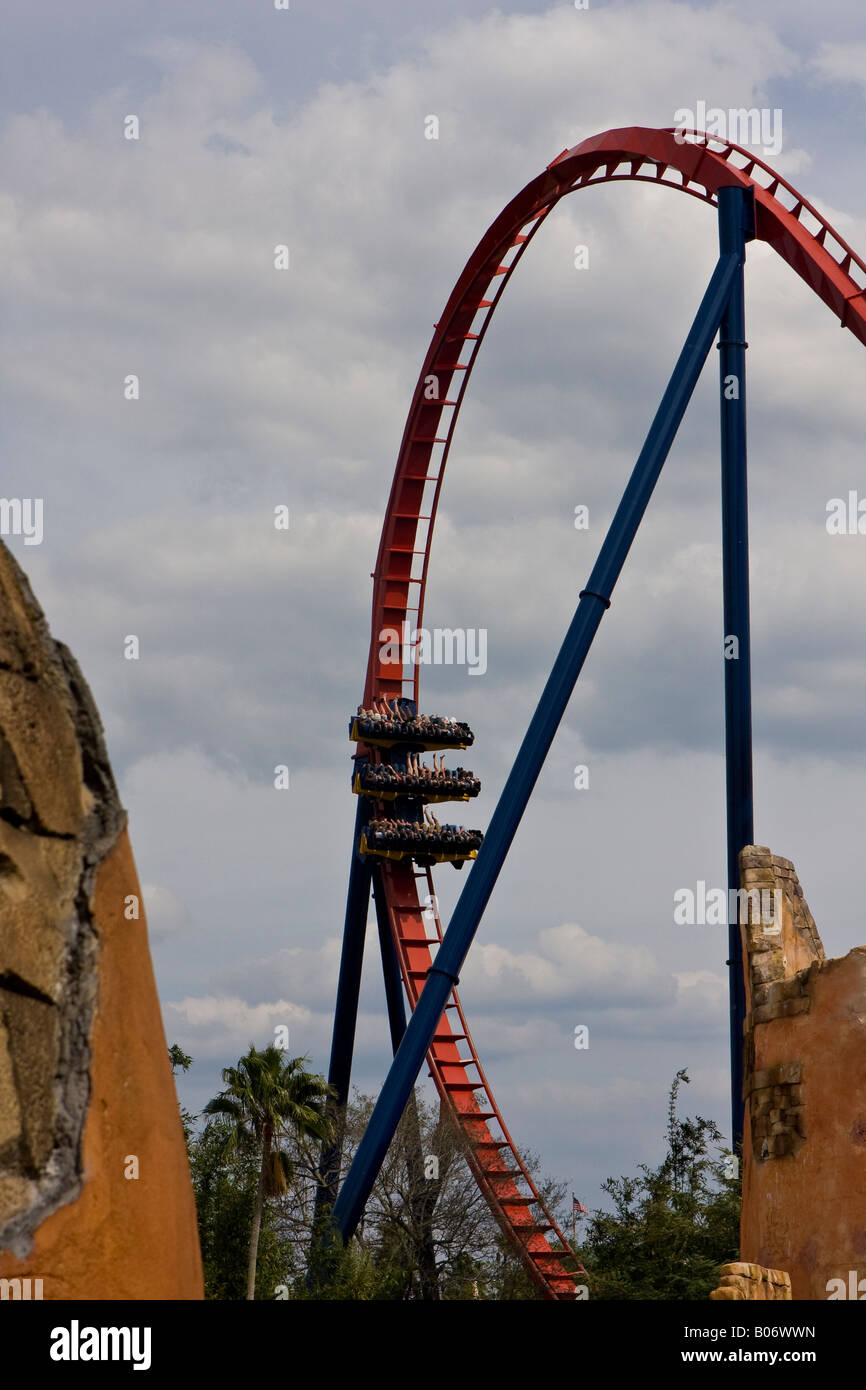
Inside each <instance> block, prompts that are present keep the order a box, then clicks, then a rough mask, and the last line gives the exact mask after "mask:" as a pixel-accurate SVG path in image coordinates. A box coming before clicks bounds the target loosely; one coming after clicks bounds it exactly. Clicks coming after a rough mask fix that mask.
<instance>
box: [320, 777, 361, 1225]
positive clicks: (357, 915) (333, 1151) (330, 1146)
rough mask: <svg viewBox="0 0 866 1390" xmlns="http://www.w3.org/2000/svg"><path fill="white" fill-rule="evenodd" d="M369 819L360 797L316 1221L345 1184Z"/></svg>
mask: <svg viewBox="0 0 866 1390" xmlns="http://www.w3.org/2000/svg"><path fill="white" fill-rule="evenodd" d="M367 819H368V808H367V805H366V802H365V799H364V797H362V796H359V797H358V804H357V806H356V808H355V831H354V838H353V840H352V862H351V867H350V869H349V887H348V891H347V894H346V917H345V922H344V926H343V949H342V953H341V955H340V976H339V980H338V982H337V1001H336V1008H335V1011H334V1031H333V1035H332V1038H331V1061H330V1066H329V1068H328V1082H329V1084H330V1085H331V1086H333V1087H334V1090H335V1091H336V1100H335V1105H334V1110H335V1112H336V1119H337V1132H336V1138H335V1139H334V1141H333V1142H331V1143H327V1144H325V1145H324V1146H323V1149H322V1155H321V1159H320V1162H319V1172H320V1176H321V1181H320V1182H319V1183H318V1185H317V1187H316V1204H315V1213H316V1219H317V1220H319V1219H321V1217H322V1215H323V1213H324V1210H325V1208H326V1207H329V1206H333V1204H334V1202H335V1200H336V1197H337V1188H338V1186H339V1182H340V1164H341V1158H342V1148H343V1141H342V1118H343V1111H344V1110H345V1106H346V1102H347V1100H348V1099H349V1083H350V1081H351V1077H352V1053H353V1052H354V1048H355V1028H356V1025H357V1021H358V1000H359V998H360V994H361V969H362V966H363V964H364V940H365V937H366V934H367V912H368V909H369V906H370V881H371V878H372V871H371V867H370V860H369V859H365V860H362V859H361V857H360V855H359V854H358V844H359V841H360V838H361V831H362V830H363V828H364V826H365V824H366V822H367Z"/></svg>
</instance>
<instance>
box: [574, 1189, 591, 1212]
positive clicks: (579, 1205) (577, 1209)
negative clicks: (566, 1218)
mask: <svg viewBox="0 0 866 1390" xmlns="http://www.w3.org/2000/svg"><path fill="white" fill-rule="evenodd" d="M571 1214H572V1216H589V1212H588V1211H587V1209H586V1207H585V1206H584V1205H583V1202H579V1201H578V1200H577V1198H576V1197H575V1195H574V1193H573V1192H572V1194H571Z"/></svg>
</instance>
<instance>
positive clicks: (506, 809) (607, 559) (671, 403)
mask: <svg viewBox="0 0 866 1390" xmlns="http://www.w3.org/2000/svg"><path fill="white" fill-rule="evenodd" d="M737 265H738V259H737V257H736V256H735V255H725V256H720V258H719V260H718V262H717V264H716V268H715V270H714V271H713V274H712V278H711V279H710V283H709V285H708V286H707V289H706V292H705V294H704V297H703V299H702V300H701V305H700V308H699V309H698V312H697V315H696V317H695V321H694V323H693V324H692V327H691V330H690V332H689V336H688V338H687V339H686V342H685V345H684V347H683V350H682V352H681V353H680V356H679V358H678V360H677V364H676V367H675V368H674V372H673V375H672V377H671V379H670V381H669V383H668V385H667V388H666V390H665V393H664V396H663V397H662V400H661V404H660V405H659V408H658V410H657V411H656V415H655V418H654V420H653V423H652V425H651V427H650V431H649V434H648V435H647V439H646V443H645V444H644V446H643V448H642V450H641V452H640V455H639V457H638V460H637V463H636V464H635V467H634V471H633V472H632V475H631V478H630V479H629V482H628V485H627V487H626V490H625V492H624V494H623V497H622V500H621V502H620V504H619V507H618V508H617V511H616V515H615V516H614V519H613V521H612V522H611V526H610V529H609V531H608V533H607V536H606V537H605V540H604V544H603V545H602V547H601V551H600V552H599V556H598V559H597V561H596V563H595V567H594V569H593V571H592V574H591V575H590V577H589V582H588V584H587V587H586V588H585V589H584V590H583V591H582V593H581V595H580V602H579V603H578V606H577V611H576V613H575V615H574V617H573V619H572V621H571V626H570V627H569V629H568V632H567V634H566V637H565V641H564V642H563V644H562V647H561V649H560V652H559V655H558V656H557V658H556V661H555V662H554V666H553V670H552V671H551V673H550V676H549V677H548V680H547V684H546V685H545V687H544V691H543V694H542V696H541V700H540V701H539V704H538V708H537V710H536V712H535V717H534V718H533V720H532V722H531V724H530V726H529V729H528V731H527V733H526V736H525V738H524V740H523V743H522V744H521V746H520V751H519V752H518V754H517V758H516V760H515V763H514V766H513V768H512V769H511V772H510V773H509V776H508V780H507V781H506V783H505V787H504V788H503V791H502V795H501V796H500V798H499V802H498V804H497V807H496V810H495V811H494V813H493V816H492V818H491V821H490V826H489V829H488V831H487V834H486V836H485V838H484V843H483V844H482V846H481V849H480V850H479V852H478V858H477V859H476V861H475V864H474V866H473V868H472V870H471V872H470V874H469V879H468V881H467V883H466V886H465V888H464V889H463V892H462V893H461V895H460V899H459V901H458V903H457V906H456V908H455V910H454V915H453V917H452V919H451V922H450V925H449V927H448V930H447V931H446V933H445V937H444V939H443V941H442V944H441V946H440V947H439V950H438V953H437V955H436V959H435V961H434V963H433V965H432V966H431V968H430V970H429V971H428V972H427V979H426V981H425V984H424V988H423V990H422V991H421V996H420V998H419V1000H418V1004H417V1006H416V1008H415V1010H414V1012H413V1014H412V1017H411V1019H410V1020H409V1026H408V1027H407V1029H406V1032H405V1034H404V1036H403V1041H402V1043H401V1044H400V1047H399V1049H398V1051H397V1055H396V1056H395V1058H394V1061H393V1063H392V1064H391V1069H390V1071H389V1072H388V1076H387V1077H386V1079H385V1083H384V1085H383V1087H382V1090H381V1093H380V1095H379V1099H378V1101H377V1102H376V1105H375V1107H374V1110H373V1114H372V1115H371V1117H370V1122H369V1124H368V1125H367V1129H366V1132H365V1133H364V1136H363V1138H362V1140H361V1143H360V1144H359V1146H358V1150H357V1152H356V1154H355V1159H354V1162H353V1163H352V1165H351V1167H350V1169H349V1172H348V1173H347V1175H346V1178H345V1181H344V1182H343V1186H342V1188H341V1189H340V1195H339V1197H338V1198H337V1202H336V1205H335V1207H334V1212H333V1219H334V1224H335V1225H336V1227H337V1229H338V1230H339V1232H340V1235H341V1236H342V1238H343V1240H344V1241H346V1240H348V1239H349V1238H350V1237H351V1235H352V1233H353V1232H354V1230H355V1227H356V1226H357V1224H358V1220H359V1219H360V1216H361V1213H362V1211H363V1209H364V1205H365V1203H366V1201H367V1198H368V1197H369V1195H370V1191H371V1189H372V1186H373V1183H374V1182H375V1179H376V1174H377V1173H378V1171H379V1168H380V1167H381V1164H382V1161H383V1159H384V1157H385V1154H386V1153H387V1150H388V1145H389V1144H390V1142H391V1139H392V1138H393V1136H394V1131H395V1130H396V1128H397V1125H398V1123H399V1120H400V1116H401V1114H402V1113H403V1109H404V1107H405V1105H406V1101H407V1100H408V1098H409V1094H410V1092H411V1091H412V1088H413V1086H414V1084H415V1080H416V1077H417V1076H418V1072H419V1070H420V1068H421V1064H422V1062H423V1060H424V1056H425V1054H426V1052H427V1049H428V1048H429V1046H430V1043H431V1042H432V1040H433V1034H434V1033H435V1031H436V1027H437V1025H438V1023H439V1019H440V1018H441V1016H442V1011H443V1009H444V1007H445V1004H446V1002H447V999H448V995H449V994H450V992H451V990H452V988H453V987H454V986H455V985H456V984H457V982H458V977H459V973H460V969H461V967H462V965H463V961H464V960H465V958H466V953H467V952H468V950H469V947H470V945H471V944H472V938H473V937H474V935H475V932H476V929H477V927H478V923H479V921H480V919H481V914H482V912H483V911H484V908H485V906H486V904H487V901H488V899H489V897H490V894H491V893H492V892H493V887H494V884H495V883H496V879H497V877H498V875H499V871H500V869H501V868H502V865H503V862H504V860H505V856H506V854H507V853H508V849H509V847H510V845H511V841H512V839H513V838H514V834H515V832H516V830H517V827H518V825H519V824H520V820H521V817H522V815H523V812H524V810H525V809H526V804H527V802H528V800H529V797H530V794H531V792H532V789H533V787H534V786H535V782H536V780H537V778H538V775H539V773H540V771H541V768H542V766H543V763H544V759H545V757H546V756H547V751H548V749H549V748H550V745H551V743H552V742H553V739H554V736H555V734H556V730H557V728H558V726H559V722H560V720H561V719H562V716H563V714H564V712H565V708H566V706H567V704H568V701H569V699H570V697H571V693H572V691H573V689H574V686H575V683H576V681H577V678H578V676H579V674H580V670H581V667H582V666H583V663H584V660H585V659H586V654H587V652H588V651H589V648H590V645H591V643H592V639H593V637H594V636H595V633H596V631H597V629H598V626H599V623H600V622H601V619H602V616H603V614H604V612H605V610H606V609H607V608H609V607H610V594H611V591H612V589H613V586H614V584H615V583H616V580H617V578H618V577H619V573H620V570H621V569H622V566H623V564H624V563H625V559H626V556H627V555H628V552H629V549H630V548H631V544H632V541H633V540H634V537H635V534H636V532H637V529H638V526H639V525H640V522H641V518H642V517H643V514H644V512H645V510H646V507H647V504H648V503H649V499H650V497H651V496H652V491H653V488H654V487H655V485H656V482H657V481H658V477H659V474H660V472H661V469H662V465H663V463H664V461H665V458H666V457H667V454H668V451H669V449H670V447H671V444H672V443H673V440H674V436H675V435H676V432H677V429H678V428H679V425H680V421H681V420H682V417H683V414H684V413H685V410H686V406H687V405H688V403H689V399H690V398H691V395H692V392H693V391H694V388H695V384H696V382H697V380H698V377H699V376H700V373H701V369H702V367H703V365H704V362H705V361H706V357H707V353H708V352H709V350H710V347H711V346H712V342H713V339H714V338H715V336H716V333H717V331H718V327H719V323H720V322H721V317H722V311H723V309H724V307H725V304H726V303H727V299H728V295H729V293H730V288H731V283H732V281H733V279H734V276H735V275H736V271H737Z"/></svg>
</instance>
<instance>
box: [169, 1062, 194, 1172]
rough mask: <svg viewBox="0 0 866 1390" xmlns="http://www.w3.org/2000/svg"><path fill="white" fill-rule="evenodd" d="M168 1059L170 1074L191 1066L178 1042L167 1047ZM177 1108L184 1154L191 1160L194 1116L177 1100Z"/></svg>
mask: <svg viewBox="0 0 866 1390" xmlns="http://www.w3.org/2000/svg"><path fill="white" fill-rule="evenodd" d="M168 1060H169V1062H170V1063H171V1074H172V1076H176V1075H177V1069H178V1067H180V1069H181V1071H189V1069H190V1067H191V1066H192V1058H191V1057H190V1056H189V1055H188V1054H187V1053H186V1052H184V1051H183V1050H182V1049H181V1047H180V1046H179V1044H178V1043H172V1045H171V1047H170V1048H169V1049H168ZM178 1109H179V1111H180V1122H181V1124H182V1126H183V1141H184V1143H185V1144H186V1156H187V1158H188V1159H190V1160H191V1159H192V1150H191V1144H192V1138H193V1127H194V1125H195V1121H196V1116H195V1115H192V1114H190V1112H189V1111H188V1110H187V1109H186V1107H185V1106H183V1105H181V1104H180V1102H179V1101H178Z"/></svg>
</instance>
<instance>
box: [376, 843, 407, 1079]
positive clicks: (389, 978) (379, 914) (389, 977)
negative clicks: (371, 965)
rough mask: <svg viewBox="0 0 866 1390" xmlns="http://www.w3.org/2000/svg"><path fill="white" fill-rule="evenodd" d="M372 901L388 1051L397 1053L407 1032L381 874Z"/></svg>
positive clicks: (394, 948)
mask: <svg viewBox="0 0 866 1390" xmlns="http://www.w3.org/2000/svg"><path fill="white" fill-rule="evenodd" d="M373 901H374V902H375V904H376V924H377V926H378V928H379V950H380V951H381V953H382V974H383V976H384V979H385V1004H386V1006H387V1009H388V1027H389V1029H390V1032H391V1049H392V1051H393V1052H394V1053H396V1051H397V1048H398V1047H399V1046H400V1044H401V1042H402V1041H403V1034H404V1033H405V1032H406V1001H405V999H404V997H403V977H402V975H401V974H400V962H399V961H398V959H397V948H396V946H395V945H394V938H393V936H392V935H391V923H390V921H389V919H388V905H387V903H386V902H385V891H384V884H383V883H382V870H381V869H379V868H376V869H374V870H373Z"/></svg>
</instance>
